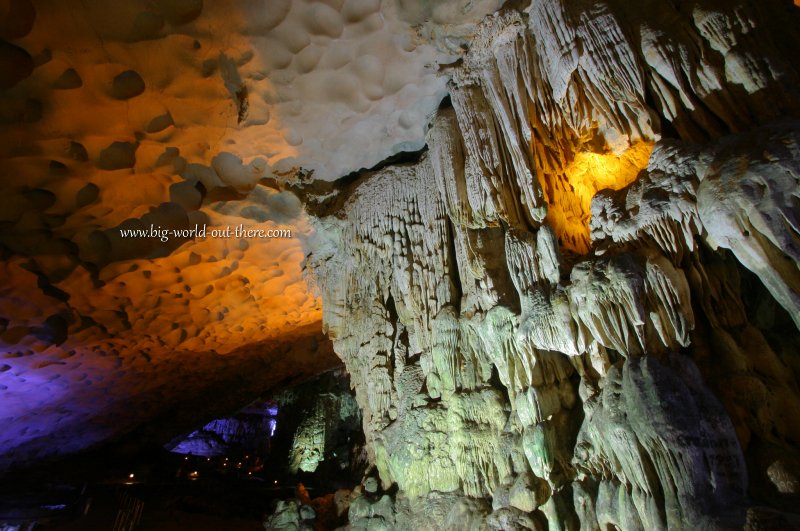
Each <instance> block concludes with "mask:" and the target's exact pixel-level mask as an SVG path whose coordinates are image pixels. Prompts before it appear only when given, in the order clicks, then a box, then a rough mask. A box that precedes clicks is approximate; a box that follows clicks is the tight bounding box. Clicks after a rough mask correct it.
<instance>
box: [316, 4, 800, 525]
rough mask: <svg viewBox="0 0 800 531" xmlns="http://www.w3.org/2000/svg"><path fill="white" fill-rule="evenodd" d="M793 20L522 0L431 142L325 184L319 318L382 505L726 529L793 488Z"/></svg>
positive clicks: (797, 282) (739, 12) (449, 516)
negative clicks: (393, 492)
mask: <svg viewBox="0 0 800 531" xmlns="http://www.w3.org/2000/svg"><path fill="white" fill-rule="evenodd" d="M797 21H798V11H797V9H796V8H795V7H794V6H793V5H792V4H791V3H789V2H778V1H770V2H759V3H757V2H748V1H738V2H733V3H725V2H715V1H700V2H661V1H647V2H640V3H638V4H637V5H635V6H633V5H631V4H630V3H624V2H622V1H617V0H610V1H605V2H591V3H588V2H565V1H561V0H542V1H538V2H533V3H531V5H530V6H528V7H524V6H517V5H516V4H515V5H514V6H508V7H507V8H506V9H504V10H502V11H500V12H499V13H497V14H495V15H492V16H490V17H488V18H487V19H485V20H484V21H483V22H482V23H481V24H480V26H479V27H478V28H477V30H476V34H475V36H474V39H473V40H472V42H471V44H470V48H469V51H468V52H467V53H466V55H465V56H464V57H463V59H462V60H461V61H459V62H458V63H456V64H454V65H452V66H451V67H450V68H451V71H450V72H449V74H450V75H451V82H450V84H449V94H450V102H451V103H452V105H451V106H449V105H444V106H443V107H442V108H441V109H440V111H439V113H438V115H437V116H436V118H435V120H434V123H433V125H432V127H431V129H430V131H429V132H428V138H427V141H428V142H427V146H428V149H427V151H425V152H423V153H421V154H420V156H419V158H418V160H416V161H413V162H406V163H402V164H395V165H390V166H388V167H386V168H384V169H381V170H378V171H373V172H367V173H364V174H362V175H361V176H360V177H358V178H357V179H355V180H354V181H351V182H349V183H346V185H343V186H344V190H342V191H340V192H339V193H338V194H336V195H333V196H331V195H330V194H329V195H325V196H319V197H317V198H314V197H313V196H311V197H307V198H306V203H307V204H306V208H307V210H308V211H309V213H310V214H311V217H312V223H313V224H314V225H315V228H316V231H317V235H316V242H315V245H314V247H313V252H312V253H311V255H310V256H309V257H308V259H307V265H308V268H309V271H310V276H311V277H312V280H313V282H314V283H315V284H316V286H317V287H318V289H319V291H320V293H321V296H322V300H323V319H324V326H325V329H326V331H327V333H328V334H329V335H330V337H331V338H332V340H333V343H334V348H335V350H336V352H337V354H338V355H339V356H340V357H341V358H342V360H343V361H344V362H345V365H346V368H347V370H348V372H349V373H350V376H351V382H352V384H353V386H354V388H355V391H356V398H357V401H358V403H359V406H360V407H361V408H362V410H363V425H364V431H365V435H366V440H367V447H368V452H369V458H370V461H371V463H372V464H373V465H374V467H375V468H376V470H377V472H378V473H379V476H380V479H381V481H382V483H383V487H384V488H385V489H389V488H390V487H391V486H392V485H396V486H397V490H398V493H397V496H396V507H395V509H394V510H393V512H391V511H390V512H388V513H387V512H386V511H382V512H378V513H376V514H373V515H372V516H371V517H370V518H373V521H372V523H371V524H370V525H378V523H377V522H378V520H379V521H380V522H379V523H380V525H385V526H388V527H395V528H400V529H402V528H417V529H419V528H420V527H419V526H420V525H422V527H424V528H426V529H427V528H437V527H438V528H459V529H464V528H472V527H474V528H480V527H481V526H488V527H489V528H493V529H544V528H548V527H549V528H550V529H577V528H580V529H587V530H588V529H601V528H602V529H616V528H620V529H726V528H731V527H741V525H742V524H743V523H744V521H745V518H746V519H747V521H748V522H750V523H751V524H752V523H753V522H755V521H757V520H758V518H759V517H760V516H759V515H760V514H761V512H759V511H762V510H761V509H757V508H755V507H756V506H764V505H772V506H773V507H778V508H780V507H784V508H785V507H787V506H788V505H787V504H791V503H792V500H795V496H796V494H797V492H798V488H797V487H798V483H797V475H796V474H797V472H798V468H797V464H798V456H799V455H800V454H798V443H800V439H798V436H799V435H800V432H798V428H800V393H799V392H798V386H797V372H796V368H797V362H796V356H797V355H796V352H797V350H796V347H797V345H798V329H797V327H798V326H800V321H799V320H798V316H800V299H798V293H800V276H799V275H800V272H799V271H798V263H800V240H799V239H798V235H799V234H800V231H799V230H798V229H799V228H800V224H799V223H798V212H799V211H800V202H798V198H800V193H799V190H800V187H798V183H800V151H799V150H800V147H798V139H800V121H798V120H797V118H798V110H799V109H800V99H799V98H798V92H797V86H798V85H797V80H798V75H797V71H796V69H795V67H794V65H793V62H792V52H793V51H794V52H796V51H797V50H798V49H800V48H798V46H797V44H798V43H797V35H796V32H793V31H792V30H791V29H790V27H791V25H792V24H796V23H797ZM442 500H447V502H446V503H443V502H442ZM454 500H455V501H454ZM748 507H750V509H749V510H748ZM746 511H748V512H747V514H746ZM762 512H763V511H762ZM420 514H425V515H426V517H425V523H421V522H420V521H419V515H420ZM414 515H416V517H415V516H414ZM352 516H353V515H352V514H351V517H352ZM361 516H364V515H361ZM367 517H369V515H367V516H364V518H367ZM415 518H416V519H415ZM779 518H783V517H782V516H780V517H779ZM374 519H377V520H374ZM389 520H391V521H389ZM361 522H362V524H363V522H364V520H363V519H362V520H361ZM412 522H415V523H412ZM353 525H354V527H355V528H357V527H358V526H357V525H356V524H355V523H353ZM359 525H361V524H359ZM364 525H366V524H364ZM753 525H755V524H753Z"/></svg>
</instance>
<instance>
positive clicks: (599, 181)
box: [542, 142, 653, 254]
mask: <svg viewBox="0 0 800 531" xmlns="http://www.w3.org/2000/svg"><path fill="white" fill-rule="evenodd" d="M652 149H653V144H652V143H650V142H639V143H636V144H634V145H632V146H631V147H630V148H629V149H627V150H626V151H625V152H624V153H622V154H621V155H616V154H614V153H595V152H591V151H581V152H579V153H577V154H576V155H575V157H574V158H573V159H572V162H570V163H569V164H568V165H567V166H566V168H565V169H564V170H563V172H561V173H560V174H559V173H556V172H553V173H550V174H548V173H547V172H544V182H543V183H542V187H543V188H544V190H545V193H546V194H547V200H548V212H547V221H548V222H549V223H550V224H551V225H552V227H553V229H554V230H555V232H556V235H557V236H558V239H559V242H560V244H561V246H562V248H564V249H567V250H570V251H572V252H575V253H578V254H585V253H587V252H588V251H589V218H590V216H591V203H592V198H593V197H594V195H595V194H596V193H597V192H598V191H600V190H603V189H607V188H610V189H613V190H619V189H620V188H624V187H625V186H627V185H629V184H630V183H632V182H633V181H635V180H636V177H637V176H638V175H639V172H640V171H641V170H643V169H644V168H646V167H647V161H648V159H649V158H650V152H651V151H652Z"/></svg>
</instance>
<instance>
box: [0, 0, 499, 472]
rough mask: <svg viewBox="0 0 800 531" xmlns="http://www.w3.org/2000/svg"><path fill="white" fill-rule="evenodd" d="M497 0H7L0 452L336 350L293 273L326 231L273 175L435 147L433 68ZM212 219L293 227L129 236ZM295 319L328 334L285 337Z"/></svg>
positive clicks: (86, 437) (288, 368)
mask: <svg viewBox="0 0 800 531" xmlns="http://www.w3.org/2000/svg"><path fill="white" fill-rule="evenodd" d="M499 3H500V2H498V1H484V2H476V3H474V5H467V6H462V5H460V4H459V3H458V2H444V3H430V4H426V3H419V2H379V1H378V0H348V1H330V2H306V1H288V0H280V1H272V0H270V1H266V0H239V1H233V2H203V1H202V0H173V1H167V2H158V3H152V2H146V1H125V2H102V1H97V2H77V1H74V2H73V1H69V2H57V1H39V2H30V1H27V0H24V1H22V0H8V1H3V2H0V28H1V29H2V35H1V36H0V37H2V39H3V42H2V50H0V70H2V72H3V76H4V78H3V82H2V83H3V87H2V88H3V89H4V90H3V92H2V97H1V98H0V158H1V159H2V176H3V180H2V184H1V185H0V186H2V194H0V195H1V196H2V197H0V205H1V206H0V220H1V221H0V224H1V226H2V235H1V236H0V238H1V239H2V252H3V261H2V264H1V265H0V267H2V275H3V278H4V281H3V285H2V288H0V290H1V291H2V293H1V296H0V315H2V321H1V322H2V330H3V332H2V358H3V359H2V360H0V371H2V373H0V375H1V377H2V382H1V385H2V387H0V389H2V402H1V403H0V423H2V425H3V426H4V429H3V434H2V436H1V437H0V454H5V455H11V456H14V455H17V454H15V453H14V452H11V453H9V452H10V451H11V450H13V449H15V448H16V449H19V450H20V452H21V454H19V455H17V458H19V457H21V456H22V455H27V454H33V453H36V452H40V451H41V452H43V453H48V452H55V451H59V452H61V451H70V450H73V449H75V448H79V447H83V446H85V445H87V444H89V443H91V442H94V441H96V440H100V439H102V438H105V437H108V436H109V435H110V434H112V433H114V432H117V431H124V430H126V429H129V428H130V427H132V426H135V425H137V424H138V423H139V422H141V420H142V419H144V418H145V417H146V416H147V414H148V413H147V412H146V411H145V409H146V407H144V406H143V405H142V404H145V403H147V404H151V403H155V402H159V401H166V402H170V401H172V400H175V401H178V400H180V401H184V402H185V401H186V400H187V396H182V393H188V394H189V395H191V393H190V391H191V392H197V393H199V392H200V391H201V390H202V389H203V388H205V387H207V386H208V385H211V384H212V383H213V382H217V381H223V380H224V379H225V378H230V377H231V375H240V376H242V377H243V378H245V379H246V380H247V382H248V386H252V387H253V388H258V387H259V386H261V387H265V386H268V385H269V384H270V383H274V382H275V381H278V380H279V379H280V378H283V377H286V376H288V375H292V374H296V373H302V372H303V369H304V368H303V364H304V363H305V362H304V361H303V360H308V363H309V364H310V368H309V370H310V371H314V370H318V369H321V368H325V367H327V366H330V365H331V364H332V363H334V362H335V358H334V357H333V356H332V355H331V353H330V346H329V344H328V343H327V342H326V341H325V340H323V339H322V338H321V336H320V337H317V336H319V334H320V329H321V325H320V320H321V311H320V301H319V299H318V298H317V296H316V295H315V294H313V293H312V291H311V290H310V289H309V287H308V285H307V283H306V281H305V280H304V278H303V274H302V270H301V269H302V261H303V258H304V254H305V251H304V245H306V243H307V238H308V237H310V236H311V232H312V231H311V229H310V227H309V225H308V223H307V221H306V219H305V215H304V214H303V211H302V208H301V204H300V202H299V200H298V199H297V198H296V197H295V196H294V195H292V194H291V193H288V192H285V191H281V186H282V185H283V184H285V183H286V181H287V179H289V180H296V179H297V178H298V177H303V178H307V179H308V178H313V179H322V180H330V179H335V178H337V177H340V176H342V175H345V174H347V173H349V172H352V171H354V170H358V169H359V168H362V167H369V166H372V165H374V164H376V163H378V162H379V161H381V160H382V159H384V158H386V157H388V156H390V155H392V154H395V153H397V152H399V151H403V150H415V149H419V148H421V147H422V146H423V145H424V141H425V138H424V135H425V128H426V126H427V124H428V122H429V119H430V115H431V114H432V113H433V112H434V111H435V109H436V107H437V105H438V104H439V102H440V101H441V99H442V98H443V97H444V95H445V94H446V90H445V84H446V78H445V77H444V76H441V75H440V74H439V72H438V64H439V63H447V62H450V61H453V60H455V58H456V57H457V55H456V54H457V53H459V52H460V51H461V48H460V45H461V44H462V42H463V38H462V35H464V34H467V33H468V31H469V26H468V25H466V23H468V22H471V21H475V20H479V19H480V18H481V17H482V16H483V15H485V14H486V13H487V12H490V11H493V10H494V9H496V8H497V7H498V6H499ZM412 25H414V27H412ZM434 41H435V43H436V44H435V45H434ZM204 225H205V226H206V227H207V231H208V233H209V234H210V232H211V231H212V230H220V231H222V230H224V229H225V228H227V227H231V228H232V229H233V230H235V228H236V227H238V226H240V225H242V226H245V227H248V228H252V229H262V230H269V229H281V230H285V231H286V230H288V231H290V232H291V237H276V238H259V237H236V235H235V233H232V234H231V236H230V237H227V236H220V237H211V236H208V237H206V238H191V237H189V238H183V237H177V236H174V235H172V234H169V235H168V237H167V238H166V241H163V239H160V238H130V237H129V238H123V237H122V236H121V234H120V229H148V230H149V229H150V228H151V227H152V228H154V229H159V228H161V229H165V230H169V231H171V230H173V229H191V228H195V227H203V226H204ZM296 336H300V337H310V338H312V339H313V342H314V344H320V345H322V347H320V349H321V353H316V349H314V348H313V347H311V350H310V351H309V346H308V345H307V344H304V345H303V346H302V347H299V348H298V347H297V346H295V347H294V350H295V351H298V350H299V351H303V350H304V349H305V351H303V352H300V353H297V352H296V353H294V354H292V357H293V358H298V359H293V360H291V363H288V360H282V356H280V355H278V356H276V355H275V354H274V351H275V350H276V348H283V349H284V350H285V348H286V347H278V344H279V343H280V344H284V343H287V342H289V343H292V342H294V338H295V337H296ZM317 340H319V341H317ZM217 354H219V355H227V357H219V356H217ZM261 358H263V359H264V360H266V361H265V363H268V365H269V366H270V367H271V369H270V370H267V371H263V370H260V371H254V370H249V369H247V367H250V369H252V363H253V359H261ZM276 359H277V360H278V361H277V362H276V361H275V360H276ZM235 360H238V361H235ZM242 360H246V361H244V362H242ZM284 362H285V363H284ZM237 363H238V365H237ZM242 363H244V364H242ZM275 363H278V364H281V363H283V365H284V367H283V369H281V370H276V369H275V367H273V365H274V364H275ZM236 367H239V368H238V369H237V368H236ZM256 374H259V375H260V376H255V375H256ZM265 375H266V376H265ZM176 382H177V383H176ZM135 397H140V400H139V402H137V401H136V400H135ZM137 404H138V405H137ZM133 409H135V410H137V411H138V413H137V414H131V413H130V411H131V410H133ZM123 410H125V411H127V413H126V414H125V415H124V416H123V417H120V418H123V419H125V420H124V421H123V422H119V418H118V419H117V420H116V421H111V420H107V421H102V420H100V421H98V420H97V419H96V418H95V416H97V415H99V414H100V413H101V412H102V415H103V417H104V418H106V419H110V418H113V416H114V415H113V414H111V412H112V411H116V412H120V411H123ZM93 419H94V420H93ZM89 422H92V423H94V424H99V425H102V427H96V429H95V428H92V429H91V430H87V429H84V428H81V427H80V426H84V425H85V424H87V423H89ZM108 424H115V425H114V426H113V427H112V426H110V425H108ZM76 426H77V427H76ZM58 434H61V435H58ZM54 437H59V439H58V443H57V444H56V442H55V441H56V439H55V438H54Z"/></svg>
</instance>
